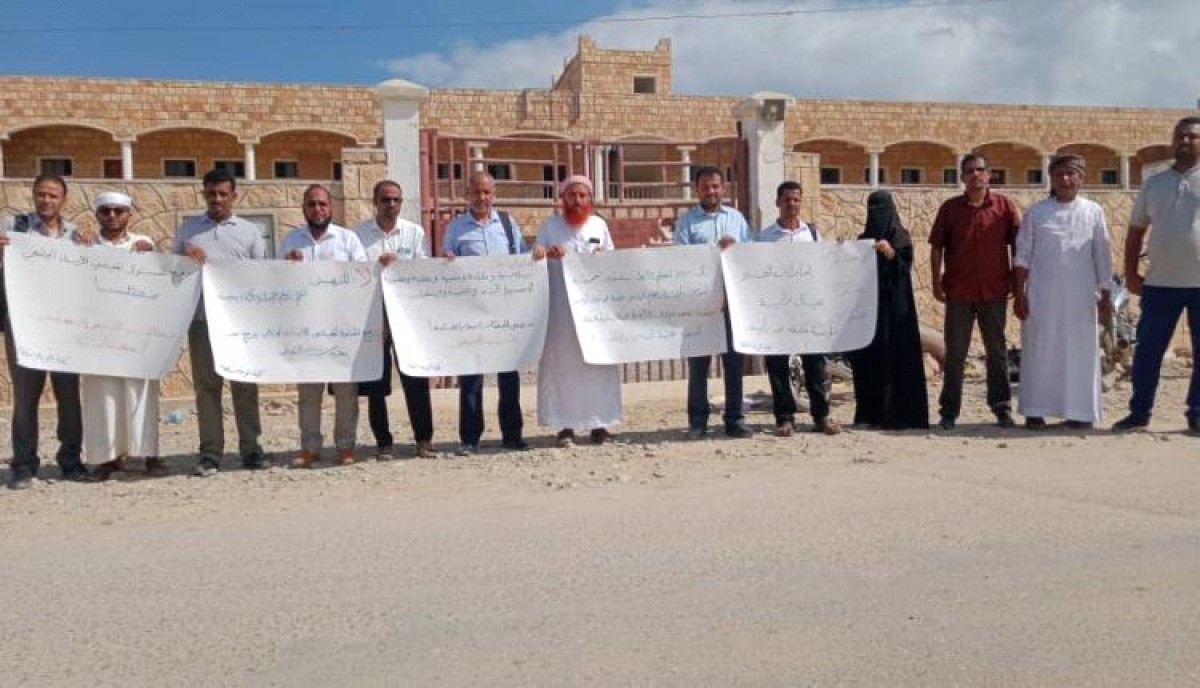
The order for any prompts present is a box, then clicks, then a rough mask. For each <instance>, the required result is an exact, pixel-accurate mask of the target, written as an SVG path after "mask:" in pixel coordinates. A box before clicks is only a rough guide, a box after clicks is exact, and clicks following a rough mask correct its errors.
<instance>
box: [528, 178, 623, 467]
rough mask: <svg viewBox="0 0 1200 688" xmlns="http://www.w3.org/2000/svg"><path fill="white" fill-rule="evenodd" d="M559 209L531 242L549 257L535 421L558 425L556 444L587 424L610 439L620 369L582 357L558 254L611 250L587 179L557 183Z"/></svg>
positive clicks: (597, 439)
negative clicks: (547, 307) (546, 316)
mask: <svg viewBox="0 0 1200 688" xmlns="http://www.w3.org/2000/svg"><path fill="white" fill-rule="evenodd" d="M559 196H560V197H561V198H562V207H563V214H562V215H554V216H551V217H549V218H547V219H546V221H545V222H543V223H542V226H541V228H540V229H538V235H537V245H538V246H542V247H545V249H546V257H547V258H552V259H554V260H551V261H550V263H549V268H550V316H549V322H548V323H547V327H546V346H545V349H544V350H543V351H542V360H541V363H540V364H539V365H538V404H537V409H538V425H542V426H547V427H556V428H562V430H561V431H560V432H559V433H558V446H560V447H564V448H567V447H572V446H574V445H575V430H574V429H575V428H576V427H579V428H588V429H590V430H591V432H590V433H589V439H590V440H591V442H592V443H593V444H605V443H607V442H612V441H613V436H612V434H610V433H609V432H608V426H609V425H612V424H614V423H619V422H620V421H621V371H620V368H619V367H617V366H615V365H591V364H589V363H587V362H586V361H584V360H583V352H582V350H581V348H580V345H579V335H578V333H577V332H576V331H575V322H574V320H572V319H571V305H570V302H569V301H568V299H567V287H566V282H565V281H564V280H563V269H562V262H561V260H558V259H561V258H562V257H563V256H565V255H567V253H595V252H598V251H611V250H613V241H612V236H610V235H609V233H608V225H607V224H606V223H605V222H604V220H602V219H600V218H599V217H596V216H595V215H593V214H592V182H591V180H589V179H588V178H587V177H584V176H582V175H573V176H571V177H568V178H567V179H566V180H565V181H563V183H562V184H561V185H560V186H559Z"/></svg>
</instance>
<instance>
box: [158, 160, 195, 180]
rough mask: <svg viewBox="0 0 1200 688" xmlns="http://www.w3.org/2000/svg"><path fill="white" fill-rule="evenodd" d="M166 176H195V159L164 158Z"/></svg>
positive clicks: (164, 174)
mask: <svg viewBox="0 0 1200 688" xmlns="http://www.w3.org/2000/svg"><path fill="white" fill-rule="evenodd" d="M163 176H164V177H195V176H196V161H195V160H163Z"/></svg>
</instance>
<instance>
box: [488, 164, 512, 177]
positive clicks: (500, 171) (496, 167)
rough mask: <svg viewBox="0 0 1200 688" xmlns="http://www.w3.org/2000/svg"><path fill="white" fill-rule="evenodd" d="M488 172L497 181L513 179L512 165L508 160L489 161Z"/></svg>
mask: <svg viewBox="0 0 1200 688" xmlns="http://www.w3.org/2000/svg"><path fill="white" fill-rule="evenodd" d="M487 172H488V174H490V175H492V179H495V180H496V181H508V180H511V179H512V165H510V164H508V163H506V162H502V163H488V166H487Z"/></svg>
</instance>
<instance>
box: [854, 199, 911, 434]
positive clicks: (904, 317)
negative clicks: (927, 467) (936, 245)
mask: <svg viewBox="0 0 1200 688" xmlns="http://www.w3.org/2000/svg"><path fill="white" fill-rule="evenodd" d="M858 238H859V239H870V240H872V241H879V240H880V239H886V240H887V241H888V243H890V244H891V245H892V248H893V249H895V251H896V255H895V257H893V258H892V259H891V260H888V259H887V258H884V257H883V256H882V255H876V261H877V265H878V269H879V309H878V316H877V320H876V326H875V339H873V340H872V341H871V344H870V345H869V346H867V348H865V349H860V350H858V351H853V352H851V353H850V354H849V358H850V365H851V366H852V367H853V369H854V398H855V408H854V423H855V424H856V425H868V426H879V427H882V428H888V429H904V428H928V427H929V397H928V394H927V392H926V389H925V362H924V359H923V358H922V353H921V329H920V325H919V323H918V322H917V307H916V302H915V300H914V299H913V289H912V263H913V245H912V238H911V237H910V236H909V234H908V230H906V229H904V226H903V225H901V223H900V214H899V213H898V212H897V211H896V204H895V201H893V200H892V195H891V194H890V193H888V192H887V191H876V192H874V193H872V194H871V195H870V196H869V197H868V199H867V222H866V227H865V228H864V229H863V233H862V234H861V235H860V236H859V237H858Z"/></svg>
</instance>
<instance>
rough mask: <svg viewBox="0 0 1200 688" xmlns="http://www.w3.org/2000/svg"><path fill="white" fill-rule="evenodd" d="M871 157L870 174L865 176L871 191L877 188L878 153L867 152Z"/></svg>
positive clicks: (874, 151)
mask: <svg viewBox="0 0 1200 688" xmlns="http://www.w3.org/2000/svg"><path fill="white" fill-rule="evenodd" d="M868 152H869V154H870V156H871V173H870V174H869V175H868V176H867V182H868V183H869V184H870V185H871V188H872V189H878V188H879V153H880V151H877V150H873V151H868Z"/></svg>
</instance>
